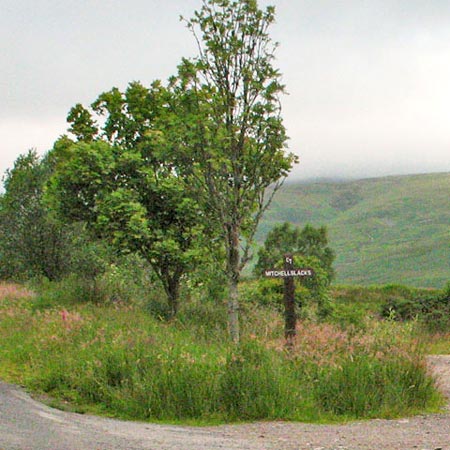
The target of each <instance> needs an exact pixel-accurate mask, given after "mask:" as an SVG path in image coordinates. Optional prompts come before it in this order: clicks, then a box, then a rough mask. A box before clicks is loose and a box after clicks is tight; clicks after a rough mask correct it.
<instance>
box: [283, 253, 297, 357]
mask: <svg viewBox="0 0 450 450" xmlns="http://www.w3.org/2000/svg"><path fill="white" fill-rule="evenodd" d="M293 268H294V258H293V256H292V255H285V256H284V270H285V271H288V270H291V269H293ZM296 325H297V317H296V315H295V282H294V277H285V278H284V337H285V339H286V347H287V348H288V349H292V347H293V346H294V340H295V336H296V334H297V331H296Z"/></svg>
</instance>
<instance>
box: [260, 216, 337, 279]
mask: <svg viewBox="0 0 450 450" xmlns="http://www.w3.org/2000/svg"><path fill="white" fill-rule="evenodd" d="M286 254H297V255H299V256H313V257H315V258H317V259H318V260H319V262H320V265H321V267H322V268H323V269H324V270H325V271H326V272H327V277H328V280H329V281H331V280H332V279H333V277H334V270H333V267H332V264H333V261H334V258H335V255H334V252H333V250H332V249H331V248H330V247H328V236H327V229H326V227H323V226H322V227H319V228H314V227H313V226H311V225H306V226H305V227H304V228H303V229H300V228H299V227H293V226H292V225H291V224H290V223H288V222H285V223H283V224H281V225H278V226H275V227H274V228H273V229H272V230H271V231H270V232H269V233H268V235H267V237H266V240H265V242H264V247H262V248H260V249H259V251H258V261H257V263H256V265H255V268H254V271H253V272H254V273H255V275H257V276H261V275H262V273H263V271H264V269H269V268H273V267H277V266H276V263H277V262H278V263H279V261H280V260H281V259H282V257H283V255H286Z"/></svg>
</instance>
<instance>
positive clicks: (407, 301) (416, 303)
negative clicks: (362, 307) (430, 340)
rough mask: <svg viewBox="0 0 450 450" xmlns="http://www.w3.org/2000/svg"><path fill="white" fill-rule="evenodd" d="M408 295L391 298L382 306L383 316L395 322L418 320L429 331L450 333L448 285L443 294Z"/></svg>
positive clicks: (411, 291) (411, 292) (408, 293)
mask: <svg viewBox="0 0 450 450" xmlns="http://www.w3.org/2000/svg"><path fill="white" fill-rule="evenodd" d="M406 294H407V295H404V296H396V297H389V298H388V300H387V301H386V302H385V303H384V304H383V305H382V309H381V314H382V315H383V316H384V317H392V318H394V319H395V320H412V319H418V320H419V321H420V322H421V323H422V324H423V325H424V326H425V327H426V329H427V330H428V331H431V332H435V333H436V332H448V331H450V289H449V288H448V285H447V287H446V289H444V290H443V291H441V292H427V293H424V292H421V293H417V292H414V291H413V290H409V292H408V291H407V292H406Z"/></svg>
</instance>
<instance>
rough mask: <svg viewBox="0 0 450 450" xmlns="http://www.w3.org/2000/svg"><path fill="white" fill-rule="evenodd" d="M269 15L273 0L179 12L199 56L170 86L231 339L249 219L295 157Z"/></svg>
mask: <svg viewBox="0 0 450 450" xmlns="http://www.w3.org/2000/svg"><path fill="white" fill-rule="evenodd" d="M274 17H275V16H274V8H273V7H267V8H266V9H265V10H261V9H259V7H258V5H257V2H256V1H255V0H240V1H229V0H204V1H203V6H202V7H201V9H200V10H199V11H197V12H195V14H194V17H193V18H192V19H190V20H186V23H187V26H188V28H189V29H190V30H191V31H192V33H193V34H194V36H195V38H196V40H197V42H198V50H199V54H198V57H197V58H196V59H194V60H192V61H189V60H184V61H183V62H182V64H181V65H180V67H179V73H178V76H177V77H176V78H173V79H172V80H171V86H170V87H169V88H170V89H171V91H172V92H173V94H174V97H175V98H176V99H177V102H178V103H177V106H176V112H175V113H174V114H173V118H172V121H171V126H172V127H174V128H176V130H177V132H176V134H178V136H179V140H178V143H177V144H178V145H177V146H176V147H175V149H176V150H177V152H178V162H177V164H178V167H179V168H180V170H182V174H183V176H184V177H185V178H186V179H187V180H188V182H187V185H188V186H189V187H190V189H191V191H192V192H193V195H195V197H196V199H197V200H198V202H199V204H200V207H201V208H202V210H203V212H204V215H205V218H207V220H208V222H209V223H213V224H216V226H217V228H218V229H219V230H220V234H219V238H220V240H221V242H222V245H223V247H224V249H225V264H224V266H225V267H224V270H225V273H226V275H227V280H228V287H229V300H228V311H229V312H228V316H229V328H230V334H231V337H232V339H233V340H234V341H238V340H239V318H238V311H239V297H238V288H237V287H238V282H239V279H240V275H241V271H242V269H243V268H244V266H245V264H246V263H247V262H248V260H249V258H250V248H251V243H252V240H253V237H254V233H255V231H256V227H257V225H258V222H259V220H260V218H261V216H262V214H263V213H264V211H265V210H266V208H267V207H268V205H269V203H270V201H271V199H272V196H273V194H274V193H275V192H276V191H277V189H278V188H279V187H280V185H281V184H282V180H283V179H284V177H286V176H287V174H288V172H289V171H290V169H291V167H292V165H293V163H294V162H295V161H296V158H295V157H294V156H293V155H292V154H288V153H287V152H286V148H285V146H286V141H287V136H286V132H285V128H284V126H283V123H282V118H281V107H280V102H279V96H280V94H282V93H283V92H284V87H283V85H282V84H281V82H280V73H279V71H278V70H277V69H276V68H274V66H273V60H274V50H275V48H276V45H275V44H274V43H272V41H271V39H270V36H269V34H268V28H269V26H270V25H271V24H272V23H273V21H274ZM180 155H181V156H180ZM269 186H272V187H273V189H272V190H271V191H270V194H267V192H268V191H267V188H268V187H269Z"/></svg>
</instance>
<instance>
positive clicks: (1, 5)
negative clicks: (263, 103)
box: [0, 0, 450, 179]
mask: <svg viewBox="0 0 450 450" xmlns="http://www.w3.org/2000/svg"><path fill="white" fill-rule="evenodd" d="M259 4H260V5H261V6H265V5H268V4H272V5H274V6H275V7H276V18H277V22H276V24H275V25H273V26H272V28H271V30H270V34H271V36H272V38H273V40H274V41H278V42H279V44H280V47H279V48H278V50H277V53H276V62H275V64H276V66H277V67H278V68H279V69H280V71H281V73H282V74H283V82H284V84H285V85H286V89H287V91H288V95H286V96H284V97H283V98H282V105H283V118H284V122H285V125H286V128H287V132H288V135H289V137H290V140H289V148H290V150H291V151H292V152H294V153H296V154H297V155H299V157H300V163H299V164H298V165H297V166H296V167H295V168H294V169H293V171H292V173H291V175H290V178H292V179H311V178H317V177H320V178H336V177H339V178H367V177H377V176H385V175H397V174H409V173H428V172H446V171H450V121H449V119H450V54H449V53H450V1H449V0H426V1H424V0H273V1H266V0H264V1H262V0H260V2H259ZM200 6H201V0H166V1H160V0H127V1H124V0H0V156H1V158H0V174H3V173H4V171H5V170H6V169H7V168H11V167H12V165H13V162H14V160H15V159H16V158H17V157H18V156H19V155H20V154H22V153H25V152H26V151H27V150H28V149H30V148H35V149H37V151H38V153H40V154H44V153H45V152H46V151H47V150H49V149H50V148H51V147H52V145H53V142H54V141H55V140H56V139H57V138H58V137H59V136H60V135H62V134H64V133H65V132H66V130H67V124H66V122H65V118H66V116H67V113H68V111H69V110H70V108H71V107H72V106H73V105H75V104H76V103H83V104H84V105H86V106H87V105H89V104H90V103H92V102H93V101H94V100H95V99H96V98H97V96H98V95H99V94H100V93H102V92H104V91H107V90H109V89H110V88H111V87H113V86H117V87H119V88H120V89H124V88H126V86H127V84H128V83H129V82H131V81H134V80H139V81H141V82H142V83H144V84H146V85H148V84H150V83H151V82H152V81H153V80H155V79H162V80H166V79H167V78H168V77H169V76H170V75H172V74H174V73H175V72H176V67H177V65H178V63H179V62H180V60H181V58H182V57H193V56H195V54H196V45H195V41H194V39H193V38H192V36H191V35H190V33H189V31H188V30H187V29H186V27H185V26H184V24H183V23H182V22H180V20H179V17H180V15H184V16H185V17H191V16H192V13H193V11H194V10H196V9H199V8H200Z"/></svg>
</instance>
